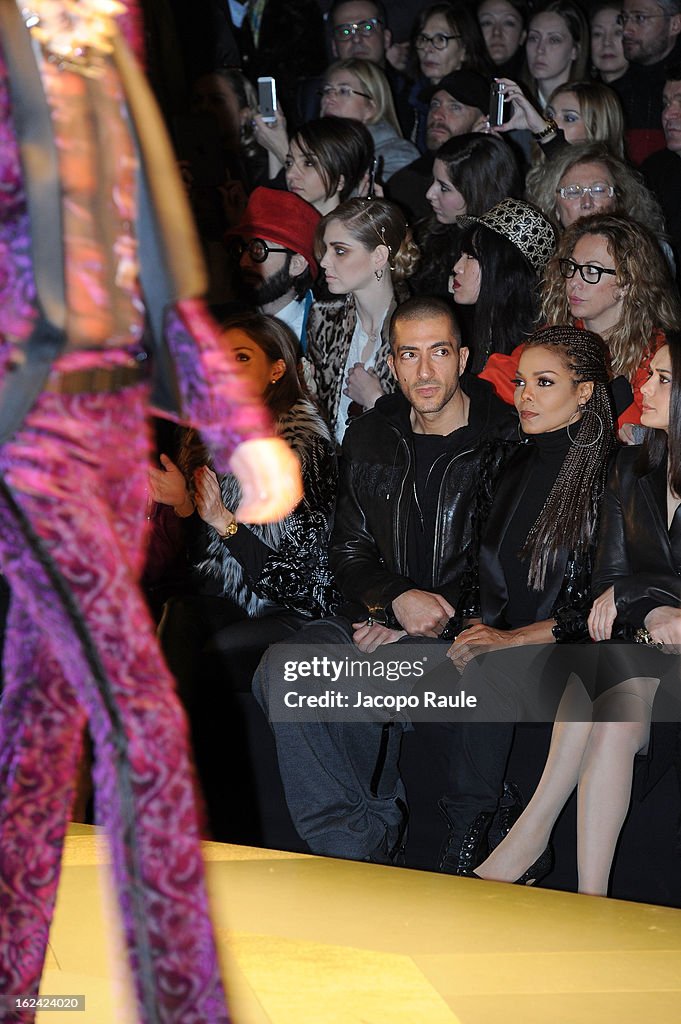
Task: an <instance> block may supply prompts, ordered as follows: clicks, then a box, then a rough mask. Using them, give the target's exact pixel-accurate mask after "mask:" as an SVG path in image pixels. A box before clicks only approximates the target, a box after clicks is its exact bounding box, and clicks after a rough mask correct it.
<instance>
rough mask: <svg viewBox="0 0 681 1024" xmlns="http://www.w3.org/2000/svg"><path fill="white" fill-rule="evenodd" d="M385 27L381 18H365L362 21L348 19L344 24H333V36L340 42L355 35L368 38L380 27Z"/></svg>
mask: <svg viewBox="0 0 681 1024" xmlns="http://www.w3.org/2000/svg"><path fill="white" fill-rule="evenodd" d="M382 27H383V22H382V21H381V19H380V18H364V19H363V20H362V21H346V22H344V23H343V24H342V25H334V26H333V37H334V39H337V40H338V41H339V42H340V43H342V42H343V40H344V39H352V37H353V36H363V37H364V38H365V39H368V38H369V36H373V35H375V34H376V33H377V32H378V30H379V28H382Z"/></svg>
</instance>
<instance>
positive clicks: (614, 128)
mask: <svg viewBox="0 0 681 1024" xmlns="http://www.w3.org/2000/svg"><path fill="white" fill-rule="evenodd" d="M500 81H501V82H502V84H503V86H504V96H505V100H504V102H505V103H508V104H510V105H511V116H510V117H509V119H508V121H507V122H506V123H505V124H502V125H499V126H498V127H496V128H495V129H494V130H495V131H497V132H507V131H516V130H528V131H530V132H532V135H533V137H534V138H535V140H536V141H537V142H538V143H539V146H540V148H541V151H542V153H543V154H544V155H545V156H546V157H547V158H548V159H549V160H551V159H553V158H554V157H555V156H556V155H557V154H558V153H561V152H562V151H563V149H564V147H565V146H566V144H569V145H575V144H576V143H579V142H600V143H602V144H603V146H605V147H607V149H609V150H610V152H611V153H613V154H614V155H615V156H617V157H619V158H620V159H623V158H624V140H623V135H624V120H623V116H622V107H621V106H620V101H619V99H618V98H617V94H616V93H615V92H613V90H612V89H610V88H609V87H608V86H607V85H603V83H602V82H568V83H566V84H565V85H559V86H557V88H555V89H554V90H553V92H552V93H551V95H550V96H549V98H548V101H547V104H546V109H545V111H544V113H540V112H539V111H538V110H537V108H536V107H535V106H534V105H533V104H532V102H531V101H530V100H529V99H528V98H527V97H526V96H525V95H524V93H523V90H522V88H521V86H519V85H518V84H517V83H516V82H512V81H511V80H510V79H507V78H505V79H500Z"/></svg>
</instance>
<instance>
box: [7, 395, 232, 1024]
mask: <svg viewBox="0 0 681 1024" xmlns="http://www.w3.org/2000/svg"><path fill="white" fill-rule="evenodd" d="M146 404H147V394H146V388H145V387H142V388H140V387H138V388H133V389H129V390H127V391H125V392H122V393H120V394H117V395H113V396H112V395H95V396H84V395H81V396H68V397H65V396H59V395H52V394H46V395H43V396H42V397H41V399H40V400H39V402H38V404H37V405H36V407H35V408H34V409H33V411H32V412H31V414H30V416H29V417H28V419H27V421H26V423H25V425H24V427H23V428H22V430H21V432H20V434H19V435H18V436H17V437H16V438H14V439H13V440H12V441H11V442H10V443H9V444H7V445H5V446H4V448H3V449H2V451H1V452H0V473H2V475H3V476H4V477H5V480H6V482H7V483H8V485H9V486H10V488H11V491H12V493H13V495H14V497H15V500H16V502H17V503H18V505H19V506H20V508H21V510H22V511H23V513H24V515H25V516H26V517H27V519H28V521H29V522H30V525H31V527H32V530H33V531H34V532H35V533H36V534H37V535H38V537H39V538H40V539H41V541H42V544H43V545H44V549H45V551H46V552H48V553H49V555H50V556H51V557H52V559H53V560H54V563H55V565H56V566H57V568H58V571H59V573H60V574H61V577H62V579H63V580H64V582H65V584H66V586H67V587H68V589H69V591H70V593H71V595H72V597H73V599H74V601H75V605H76V607H77V611H78V614H79V615H80V616H81V617H82V621H83V623H84V625H85V629H86V636H87V638H88V639H89V641H91V643H92V645H93V648H94V650H95V651H96V654H95V657H96V658H97V657H98V658H99V660H100V662H101V667H102V669H103V674H104V676H105V680H104V683H102V680H101V679H97V678H96V677H95V673H93V670H92V665H91V664H90V663H89V660H88V657H87V650H85V649H84V644H83V642H82V637H79V636H78V635H77V633H76V632H75V631H74V623H73V621H72V620H71V619H70V617H69V615H68V614H66V612H65V610H64V607H63V605H62V602H61V600H60V597H59V594H58V593H55V587H54V584H53V582H51V581H50V579H49V577H48V575H47V574H46V570H45V567H44V566H43V565H42V564H41V562H40V560H39V559H38V558H37V557H36V554H35V552H34V551H33V550H32V548H31V547H30V546H28V545H27V544H26V538H25V537H24V536H22V533H21V532H20V530H19V527H18V524H17V521H16V518H15V515H14V514H13V512H12V510H11V508H9V507H8V505H7V503H6V502H5V501H4V500H2V499H1V498H0V561H1V563H2V568H3V571H4V572H5V573H6V575H7V577H8V579H9V582H10V585H11V590H12V606H11V613H10V623H9V630H8V639H7V648H6V657H5V666H6V690H5V693H4V695H3V699H2V701H1V702H0V836H1V842H0V992H2V993H3V995H8V994H26V995H28V994H31V993H35V992H37V990H38V984H39V980H40V974H41V970H42V965H43V959H44V955H45V948H46V943H47V938H48V931H49V925H50V920H51V916H52V910H53V906H54V899H55V893H56V887H57V882H58V878H59V863H60V856H61V849H62V842H63V836H64V831H65V824H66V821H67V819H68V816H69V811H70V808H71V805H72V801H73V795H74V780H75V776H76V768H77V763H78V756H79V753H80V747H81V737H82V729H83V725H84V723H85V721H86V720H87V721H88V722H89V729H90V733H91V736H92V739H93V744H94V749H95V783H96V793H97V797H96V809H97V817H98V821H100V822H101V823H102V824H103V825H105V826H106V829H107V834H108V836H109V839H110V843H111V846H112V853H113V865H114V874H115V880H116V884H117V887H118V891H119V895H120V901H121V906H122V908H123V913H124V919H125V927H126V936H127V941H128V946H129V949H130V955H131V961H132V964H133V967H134V971H135V978H136V984H137V994H138V1000H139V1005H140V1019H141V1020H143V1021H145V1022H151V1021H153V1022H159V1024H160V1022H163V1024H170V1022H172V1024H207V1022H210V1024H220V1022H226V1021H228V1019H229V1018H228V1014H227V1011H226V1007H225V1002H224V994H223V991H222V985H221V982H220V975H219V972H218V966H217V957H216V951H215V946H214V942H213V937H212V931H211V924H210V916H209V912H208V904H207V898H206V892H205V886H204V876H203V864H202V860H201V853H200V847H199V839H198V828H197V821H196V814H195V810H194V804H193V787H192V779H191V772H190V767H189V760H188V754H187V731H186V723H185V720H184V716H183V714H182V711H181V709H180V706H179V703H178V701H177V698H176V696H175V692H174V684H173V681H172V679H171V677H170V674H169V672H168V670H167V668H166V666H165V663H164V662H163V660H162V658H161V655H160V653H159V650H158V647H157V644H156V640H155V636H154V631H153V624H152V622H151V620H150V618H149V614H148V612H147V609H146V606H145V605H144V602H143V601H142V599H141V597H140V595H139V591H138V587H137V581H138V577H139V573H140V571H141V566H142V559H143V549H144V543H143V542H144V535H145V526H146V518H145V493H146V464H147V461H148V454H149V451H148V448H149V445H148V437H147V430H146V428H145V412H146ZM118 722H119V723H120V726H121V731H119V730H118V728H117V723H118ZM145 958H146V959H145ZM0 1018H1V1019H2V1020H3V1021H12V1020H14V1019H15V1018H14V1016H13V1015H12V1014H9V1015H5V1016H2V1014H1V1013H0ZM29 1019H30V1018H29V1017H28V1016H27V1015H26V1014H25V1013H22V1015H21V1016H17V1017H16V1020H17V1021H19V1020H21V1021H22V1022H25V1021H27V1020H29Z"/></svg>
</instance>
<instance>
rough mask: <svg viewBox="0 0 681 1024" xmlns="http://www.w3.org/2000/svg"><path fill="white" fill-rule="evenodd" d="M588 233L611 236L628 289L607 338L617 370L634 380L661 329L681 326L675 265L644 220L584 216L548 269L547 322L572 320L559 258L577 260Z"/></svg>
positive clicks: (612, 252) (622, 284)
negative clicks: (578, 248)
mask: <svg viewBox="0 0 681 1024" xmlns="http://www.w3.org/2000/svg"><path fill="white" fill-rule="evenodd" d="M587 235H600V236H601V237H602V238H604V239H605V241H606V244H607V247H608V252H609V253H610V255H611V256H612V260H613V263H614V265H615V269H616V271H617V276H616V278H615V280H616V282H617V285H618V286H619V287H620V288H621V290H622V297H621V301H622V311H621V314H620V318H619V320H618V322H617V324H615V326H614V328H613V329H612V330H611V331H610V332H609V333H608V337H607V338H606V339H605V341H606V342H607V345H608V348H609V350H610V357H611V360H612V371H613V373H614V374H615V375H618V374H623V375H624V376H626V377H628V378H629V379H630V380H631V379H632V377H633V375H634V373H635V372H636V370H637V369H638V367H639V366H640V364H641V361H642V359H643V357H644V356H645V355H646V353H647V352H648V351H649V350H650V347H651V343H652V340H653V337H654V334H655V331H656V330H659V329H662V330H664V331H676V330H678V329H679V326H680V325H681V319H680V314H679V307H678V304H677V301H676V299H675V298H674V283H673V281H672V277H671V273H670V270H669V265H668V263H667V260H666V259H665V257H664V255H663V253H662V250H661V249H660V246H659V243H658V241H657V239H656V237H655V235H654V234H653V233H652V232H651V231H649V230H648V228H646V227H644V226H643V225H642V224H636V223H635V222H633V221H631V220H628V219H625V218H624V217H615V216H613V215H612V214H609V213H598V214H595V215H594V216H593V217H586V218H583V219H582V220H578V221H577V222H576V223H575V224H573V225H572V226H571V227H569V228H568V229H567V231H566V232H565V233H564V235H563V236H562V238H561V239H560V241H559V243H558V249H557V251H556V254H555V256H553V257H552V259H551V260H550V262H549V265H548V267H547V270H546V274H545V277H544V287H543V291H542V319H543V320H544V322H545V323H549V324H559V323H569V322H570V321H571V320H572V317H571V315H570V307H569V304H568V300H567V288H566V281H565V278H564V277H563V276H562V275H561V273H560V267H559V262H560V260H564V259H569V258H571V257H572V254H573V252H574V249H575V246H576V245H577V242H578V241H579V240H580V238H584V237H585V236H587Z"/></svg>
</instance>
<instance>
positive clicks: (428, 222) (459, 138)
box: [409, 132, 522, 298]
mask: <svg viewBox="0 0 681 1024" xmlns="http://www.w3.org/2000/svg"><path fill="white" fill-rule="evenodd" d="M521 192H522V177H521V174H520V171H519V169H518V164H517V161H516V158H515V156H514V154H513V150H512V149H511V147H510V146H509V145H508V144H507V142H506V141H505V140H504V139H501V138H499V136H497V135H483V134H481V133H480V132H471V133H469V134H466V135H456V136H454V137H453V138H451V139H448V140H447V142H445V143H443V145H442V146H440V148H439V149H438V151H437V153H436V154H435V160H434V162H433V182H432V184H431V186H430V188H429V189H428V191H427V192H426V199H427V200H428V202H429V203H430V205H431V207H432V209H433V212H432V215H431V216H430V217H428V218H427V219H425V220H423V221H421V222H420V223H419V224H418V225H417V226H416V229H415V236H416V242H417V244H418V246H419V248H420V249H421V264H420V266H419V269H418V271H417V273H416V274H415V275H414V277H413V278H412V279H411V281H410V282H409V283H410V287H411V290H412V292H413V293H414V294H415V295H440V296H442V297H443V298H444V297H446V295H447V293H448V281H449V274H450V268H451V266H452V265H453V263H454V262H455V260H456V259H458V256H459V253H460V239H461V231H462V230H463V229H462V227H461V221H462V219H463V218H466V217H480V216H481V215H482V214H483V213H485V212H486V211H487V210H489V208H490V207H491V206H496V204H497V203H499V202H501V200H502V199H506V198H507V197H508V196H512V197H513V198H518V197H519V196H520V195H521Z"/></svg>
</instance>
